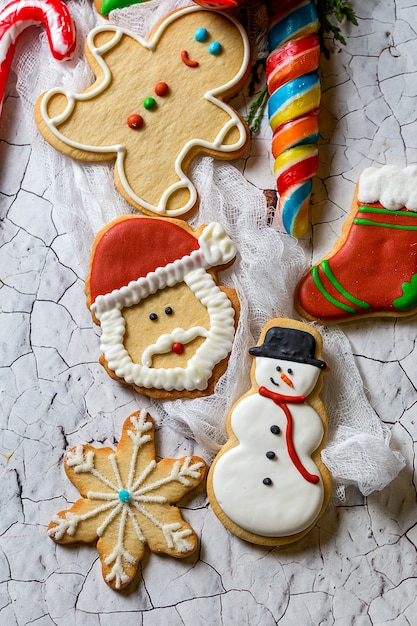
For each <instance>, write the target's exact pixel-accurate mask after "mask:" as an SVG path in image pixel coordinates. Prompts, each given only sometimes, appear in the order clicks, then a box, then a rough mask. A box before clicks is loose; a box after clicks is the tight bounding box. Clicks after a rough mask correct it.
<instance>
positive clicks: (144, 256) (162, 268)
mask: <svg viewBox="0 0 417 626" xmlns="http://www.w3.org/2000/svg"><path fill="white" fill-rule="evenodd" d="M235 255H236V248H235V245H234V243H233V242H232V240H231V239H230V238H229V237H228V235H227V234H226V232H225V231H224V229H223V227H222V226H221V224H218V223H217V222H212V223H211V224H208V225H207V226H205V227H204V229H203V231H202V233H201V235H200V237H199V238H198V239H197V237H195V236H194V235H193V234H192V233H191V232H190V231H189V230H187V228H185V227H184V225H183V224H182V223H177V222H175V221H172V220H167V219H160V218H154V217H142V216H138V215H132V216H129V217H126V218H123V219H118V220H115V221H114V222H113V224H111V225H110V226H109V227H107V228H106V229H105V230H104V232H103V233H101V234H99V235H98V237H97V239H96V242H95V245H94V247H93V256H92V261H91V268H90V276H89V284H90V296H91V302H92V305H91V309H92V311H93V312H94V313H95V314H99V313H100V312H104V311H107V310H111V309H113V308H119V309H120V308H121V305H122V306H131V305H132V304H134V303H135V302H139V301H140V300H141V299H142V298H144V297H146V296H147V295H149V294H151V293H154V292H155V291H157V290H158V289H160V288H162V287H163V286H165V285H169V286H173V285H175V284H177V283H179V282H181V281H182V280H183V279H184V276H185V275H186V274H187V273H188V272H190V271H192V270H194V269H197V268H205V269H207V268H210V267H214V266H221V265H225V264H227V263H229V262H230V261H231V260H232V259H233V258H234V257H235Z"/></svg>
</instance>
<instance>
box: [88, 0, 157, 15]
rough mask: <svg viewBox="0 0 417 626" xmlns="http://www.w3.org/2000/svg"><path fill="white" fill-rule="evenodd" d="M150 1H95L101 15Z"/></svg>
mask: <svg viewBox="0 0 417 626" xmlns="http://www.w3.org/2000/svg"><path fill="white" fill-rule="evenodd" d="M148 1H149V0H94V6H95V7H96V9H97V11H98V12H99V13H101V15H108V14H109V13H110V11H113V10H114V9H125V8H126V7H130V6H132V5H133V4H142V2H148Z"/></svg>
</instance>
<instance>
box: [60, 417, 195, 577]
mask: <svg viewBox="0 0 417 626" xmlns="http://www.w3.org/2000/svg"><path fill="white" fill-rule="evenodd" d="M64 467H65V472H66V474H67V476H68V478H69V479H70V481H71V482H72V483H73V484H74V485H75V486H76V487H77V489H78V491H79V492H80V495H81V498H80V499H79V500H77V501H76V502H75V504H74V505H73V506H72V507H71V508H70V509H67V510H66V511H60V512H59V513H58V514H57V515H55V516H54V517H53V519H52V521H51V523H50V524H49V528H48V535H49V536H50V537H51V538H52V539H53V540H54V541H56V542H57V543H61V544H67V543H75V542H80V541H81V542H86V543H93V542H95V541H97V550H98V552H99V555H100V560H101V565H102V571H103V578H104V580H105V581H106V583H107V584H108V585H110V587H113V589H122V588H123V587H126V586H127V585H128V584H129V583H130V582H131V581H132V579H133V577H134V576H135V574H136V572H137V569H138V566H139V562H140V561H141V559H142V557H143V555H144V552H145V547H146V545H148V547H149V548H150V550H152V551H153V552H157V553H164V554H168V555H170V556H174V557H177V558H183V557H187V556H189V555H190V554H192V553H193V552H194V551H195V550H196V548H197V537H196V535H195V532H194V531H193V529H192V528H191V526H189V524H187V523H186V522H185V521H184V520H183V518H182V516H181V512H180V510H179V509H178V508H177V507H175V506H172V505H173V504H176V503H177V502H179V501H180V500H181V498H182V497H183V496H184V495H185V494H186V493H188V492H189V491H191V490H192V489H194V488H195V487H196V486H197V485H199V484H200V483H201V481H202V480H203V478H204V476H205V473H206V466H205V463H204V461H203V460H202V459H200V458H199V457H196V456H188V457H184V458H181V459H162V461H159V462H156V460H155V445H154V427H153V422H152V418H151V417H150V415H149V414H148V413H147V412H146V411H145V410H142V411H140V412H137V413H133V415H131V416H130V417H128V418H127V420H126V421H125V423H124V425H123V430H122V435H121V438H120V441H119V444H118V446H117V449H116V450H113V449H112V448H94V447H93V446H90V445H79V446H76V447H75V448H72V449H71V450H69V451H68V452H67V453H66V455H65V461H64Z"/></svg>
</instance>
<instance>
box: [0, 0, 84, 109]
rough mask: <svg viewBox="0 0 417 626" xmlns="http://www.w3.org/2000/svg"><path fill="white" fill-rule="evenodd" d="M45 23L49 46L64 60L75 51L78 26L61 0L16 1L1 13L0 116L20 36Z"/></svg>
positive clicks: (54, 53) (56, 56) (56, 55)
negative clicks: (26, 30)
mask: <svg viewBox="0 0 417 626" xmlns="http://www.w3.org/2000/svg"><path fill="white" fill-rule="evenodd" d="M38 24H44V26H45V27H46V33H47V36H48V41H49V47H50V48H51V52H52V55H53V56H54V57H55V59H58V60H59V61H62V60H63V59H67V58H69V57H70V56H71V54H72V52H73V50H74V48H75V27H74V23H73V21H72V18H71V15H70V12H69V11H68V9H67V7H66V6H65V4H64V3H63V2H62V0H13V2H10V3H9V4H8V5H6V6H5V7H4V8H3V9H1V10H0V113H1V109H2V105H3V98H4V92H5V90H6V83H7V78H8V75H9V72H10V67H11V64H12V59H13V54H14V51H15V47H16V40H17V38H18V36H19V35H20V34H21V33H22V31H24V30H25V29H26V28H28V27H29V26H34V25H38Z"/></svg>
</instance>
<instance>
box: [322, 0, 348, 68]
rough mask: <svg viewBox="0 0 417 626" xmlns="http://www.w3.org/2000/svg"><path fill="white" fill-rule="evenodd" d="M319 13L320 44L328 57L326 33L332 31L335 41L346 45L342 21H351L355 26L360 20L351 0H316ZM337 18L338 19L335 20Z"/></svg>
mask: <svg viewBox="0 0 417 626" xmlns="http://www.w3.org/2000/svg"><path fill="white" fill-rule="evenodd" d="M315 4H316V9H317V15H318V18H319V20H320V31H319V37H320V45H321V49H322V51H323V53H324V54H325V55H326V57H328V56H329V50H328V48H327V46H326V44H325V41H324V35H325V34H326V33H330V34H331V35H332V36H333V38H334V39H335V41H339V42H340V43H341V44H343V45H346V40H345V38H344V36H343V34H342V29H341V26H340V25H341V24H342V22H349V23H350V24H353V25H354V26H357V25H358V20H357V19H356V15H355V12H354V10H353V9H352V7H351V6H350V3H349V2H346V1H345V0H315ZM335 20H336V21H335Z"/></svg>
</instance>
